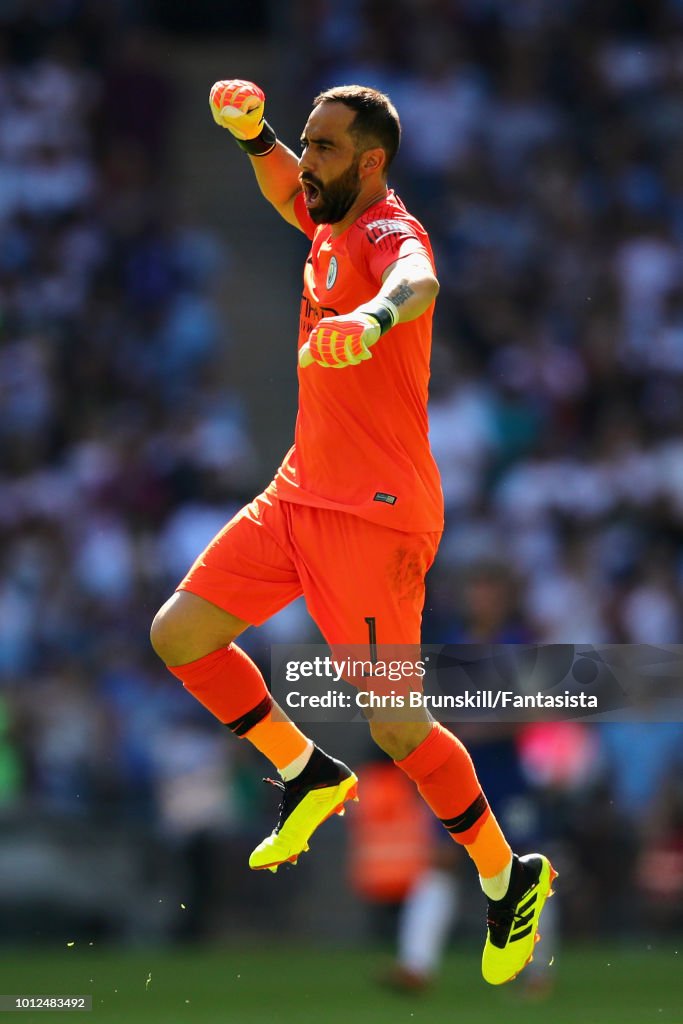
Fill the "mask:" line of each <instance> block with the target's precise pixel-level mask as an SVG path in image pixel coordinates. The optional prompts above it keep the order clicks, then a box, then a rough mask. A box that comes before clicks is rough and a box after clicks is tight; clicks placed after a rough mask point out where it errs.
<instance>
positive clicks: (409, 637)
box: [178, 493, 441, 644]
mask: <svg viewBox="0 0 683 1024" xmlns="http://www.w3.org/2000/svg"><path fill="white" fill-rule="evenodd" d="M440 539H441V534H440V533H404V532H402V531H400V530H392V529H389V528H387V527H384V526H378V525H377V524H376V523H372V522H369V521H368V520H365V519H361V518H360V517H359V516H354V515H350V514H348V513H346V512H337V511H334V510H330V509H322V508H314V507H311V506H308V505H296V504H294V503H293V502H289V501H281V500H280V499H279V498H277V497H276V496H274V495H271V494H265V493H264V494H260V495H259V496H258V497H257V498H255V499H254V500H253V501H252V502H251V503H250V504H249V505H246V506H245V507H244V508H243V509H242V510H241V511H240V512H238V513H237V515H236V516H234V518H233V519H231V520H230V522H229V523H228V524H227V525H226V526H225V527H224V528H223V529H222V530H221V531H220V533H218V534H217V535H216V536H215V537H214V539H213V540H212V541H211V543H210V544H209V545H208V547H207V548H206V549H205V550H204V551H203V552H202V554H201V555H200V556H199V558H197V560H196V561H195V563H194V565H193V566H192V568H191V569H190V571H189V572H188V574H187V576H186V577H185V578H184V579H183V580H182V582H181V583H180V585H179V586H178V590H188V591H190V592H191V593H193V594H197V595H198V596H199V597H203V598H205V599H206V600H207V601H211V603H212V604H215V605H218V607H219V608H223V609H224V610H225V611H227V612H230V613H231V614H232V615H235V616H237V617H238V618H240V619H243V620H244V621H245V622H249V623H250V624H251V625H254V626H258V625H260V624H261V623H262V622H265V620H266V619H268V618H270V616H271V615H274V614H275V613H276V612H278V611H280V609H281V608H284V606H285V605H287V604H289V603H290V601H293V600H294V599H295V598H297V597H300V596H301V595H302V594H303V595H304V597H305V599H306V604H307V606H308V611H309V613H310V615H311V616H312V618H313V619H314V620H315V622H316V623H317V625H318V628H319V629H320V632H321V633H322V634H323V636H324V637H325V639H326V641H327V642H328V644H367V643H368V630H369V626H368V622H367V619H369V618H372V619H374V622H375V627H374V628H375V631H376V642H377V643H378V644H382V643H385V644H419V643H420V626H421V622H422V607H423V604H424V593H425V576H426V574H427V571H428V569H429V567H430V566H431V564H432V562H433V561H434V556H435V555H436V550H437V548H438V546H439V540H440ZM292 640H293V641H295V640H296V638H295V637H293V638H292Z"/></svg>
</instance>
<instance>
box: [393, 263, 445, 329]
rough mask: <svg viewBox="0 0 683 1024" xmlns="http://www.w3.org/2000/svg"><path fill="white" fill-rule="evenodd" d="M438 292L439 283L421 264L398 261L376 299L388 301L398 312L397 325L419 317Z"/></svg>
mask: <svg viewBox="0 0 683 1024" xmlns="http://www.w3.org/2000/svg"><path fill="white" fill-rule="evenodd" d="M438 292H439V282H438V281H437V279H436V277H435V276H434V274H433V273H432V272H431V271H429V270H428V269H427V267H426V266H424V265H423V264H422V263H420V264H418V265H416V264H412V263H411V262H410V261H409V260H408V259H405V260H399V261H398V263H396V264H395V266H394V267H393V268H392V270H391V271H390V272H389V274H388V275H387V277H386V278H385V279H384V282H383V284H382V287H381V289H380V291H379V293H378V297H381V298H384V299H389V301H390V302H392V303H393V304H394V306H395V307H396V309H397V310H398V321H397V323H407V322H408V321H409V320H415V319H417V317H418V316H421V315H422V314H423V313H424V311H425V310H426V309H428V308H429V306H430V305H431V304H432V302H433V301H434V299H435V298H436V296H437V295H438Z"/></svg>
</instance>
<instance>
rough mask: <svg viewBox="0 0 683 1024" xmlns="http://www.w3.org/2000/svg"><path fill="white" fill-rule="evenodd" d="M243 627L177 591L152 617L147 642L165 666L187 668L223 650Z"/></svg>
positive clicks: (212, 607) (214, 606)
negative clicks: (214, 652) (221, 648)
mask: <svg viewBox="0 0 683 1024" xmlns="http://www.w3.org/2000/svg"><path fill="white" fill-rule="evenodd" d="M246 626H247V623H246V622H242V621H241V620H240V619H237V618H235V617H234V616H232V615H230V614H228V612H224V611H222V609H220V608H217V607H216V605H213V604H210V602H208V601H204V600H203V598H201V597H197V596H195V595H194V594H190V593H186V592H184V591H178V592H177V593H175V594H174V595H173V596H172V597H171V598H169V600H168V601H167V602H166V604H165V605H164V606H163V608H160V609H159V611H158V612H157V613H156V615H155V616H154V621H153V623H152V628H151V630H150V640H151V643H152V647H153V648H154V650H155V651H156V653H157V654H158V655H159V657H160V658H161V660H162V661H163V662H164V663H165V664H166V665H187V664H188V662H191V661H197V659H198V658H203V657H204V656H205V655H206V654H211V653H212V652H213V651H217V650H218V649H219V648H220V647H227V646H228V645H229V644H231V643H232V641H233V640H234V639H235V637H236V636H238V635H239V634H240V633H241V632H242V630H243V629H245V628H246Z"/></svg>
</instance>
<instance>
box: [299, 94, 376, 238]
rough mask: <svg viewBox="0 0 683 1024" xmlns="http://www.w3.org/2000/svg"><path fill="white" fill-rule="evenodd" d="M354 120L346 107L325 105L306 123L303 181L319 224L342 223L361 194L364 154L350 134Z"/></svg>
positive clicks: (301, 160) (308, 206) (301, 164)
mask: <svg viewBox="0 0 683 1024" xmlns="http://www.w3.org/2000/svg"><path fill="white" fill-rule="evenodd" d="M354 117H355V113H354V111H353V110H351V109H350V108H349V107H347V106H346V105H345V104H344V103H337V102H336V103H321V104H320V106H318V107H315V109H314V110H313V111H312V113H311V116H310V117H309V119H308V121H307V122H306V127H305V128H304V131H303V135H302V136H301V142H302V145H303V147H304V148H303V152H302V154H301V157H300V158H299V179H300V181H301V185H302V188H303V190H304V200H305V203H306V209H307V210H308V213H309V216H310V218H311V220H312V221H313V222H314V223H315V224H337V223H339V221H340V220H343V219H344V217H345V216H346V214H347V213H348V212H349V210H350V209H351V207H352V206H353V204H354V202H355V200H356V199H357V197H358V194H359V193H360V189H361V179H360V175H359V168H360V154H359V153H358V152H357V151H356V145H355V143H354V140H353V138H352V136H351V135H350V134H349V131H348V128H349V126H350V125H351V124H352V123H353V120H354Z"/></svg>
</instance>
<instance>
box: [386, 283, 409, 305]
mask: <svg viewBox="0 0 683 1024" xmlns="http://www.w3.org/2000/svg"><path fill="white" fill-rule="evenodd" d="M414 294H415V292H414V291H413V289H412V288H411V287H410V285H409V284H405V282H404V283H403V284H400V285H398V287H397V288H394V290H393V292H392V293H391V295H389V296H388V298H389V299H390V300H391V301H392V302H393V304H394V305H395V306H402V305H403V303H404V302H407V301H408V299H409V298H410V297H411V295H414Z"/></svg>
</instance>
